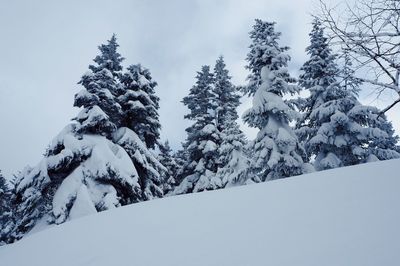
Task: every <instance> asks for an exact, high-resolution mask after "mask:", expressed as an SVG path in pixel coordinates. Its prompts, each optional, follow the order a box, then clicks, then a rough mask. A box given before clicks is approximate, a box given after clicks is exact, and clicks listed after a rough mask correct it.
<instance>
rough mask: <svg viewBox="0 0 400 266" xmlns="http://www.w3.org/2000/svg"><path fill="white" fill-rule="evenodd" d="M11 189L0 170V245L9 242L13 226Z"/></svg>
mask: <svg viewBox="0 0 400 266" xmlns="http://www.w3.org/2000/svg"><path fill="white" fill-rule="evenodd" d="M11 204H12V203H11V190H10V188H9V186H8V184H7V181H6V179H5V178H4V176H3V175H2V173H1V170H0V246H1V245H5V244H8V243H10V242H11V238H10V233H11V230H12V228H13V220H12V207H11Z"/></svg>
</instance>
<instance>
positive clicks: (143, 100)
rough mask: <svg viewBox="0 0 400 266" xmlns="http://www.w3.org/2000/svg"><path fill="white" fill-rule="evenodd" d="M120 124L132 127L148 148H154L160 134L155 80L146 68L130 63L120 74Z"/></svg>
mask: <svg viewBox="0 0 400 266" xmlns="http://www.w3.org/2000/svg"><path fill="white" fill-rule="evenodd" d="M121 82H122V84H123V90H122V95H120V96H119V97H118V101H119V103H120V105H121V106H122V112H123V115H122V125H123V126H125V127H128V128H130V129H132V130H133V131H134V132H135V133H136V134H137V135H138V136H139V138H140V139H141V140H142V141H143V142H145V143H146V146H147V147H149V148H152V149H153V148H154V147H155V145H156V144H157V141H158V139H159V136H160V128H161V125H160V122H159V115H158V109H159V98H158V97H157V96H156V94H155V87H156V86H157V82H155V81H154V80H153V78H152V76H151V73H150V71H149V70H148V69H147V68H144V67H142V66H141V65H140V64H137V65H131V66H129V67H128V69H127V72H126V73H124V74H123V75H122V78H121Z"/></svg>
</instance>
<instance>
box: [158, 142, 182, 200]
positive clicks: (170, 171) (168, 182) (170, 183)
mask: <svg viewBox="0 0 400 266" xmlns="http://www.w3.org/2000/svg"><path fill="white" fill-rule="evenodd" d="M159 148H160V154H159V155H158V160H159V161H160V163H161V164H162V165H163V166H164V167H165V168H166V169H167V171H165V176H164V184H163V191H164V195H166V194H167V193H168V192H170V191H172V190H173V188H174V187H175V185H176V176H177V174H178V170H179V166H178V164H177V162H176V161H175V156H174V154H173V152H172V149H171V147H170V146H169V142H168V141H166V142H165V143H164V144H160V145H159Z"/></svg>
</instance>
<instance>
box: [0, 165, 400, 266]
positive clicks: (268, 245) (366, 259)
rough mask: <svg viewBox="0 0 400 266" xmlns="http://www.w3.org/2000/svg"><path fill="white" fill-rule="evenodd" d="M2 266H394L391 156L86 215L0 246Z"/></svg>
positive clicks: (397, 200) (397, 205)
mask: <svg viewBox="0 0 400 266" xmlns="http://www.w3.org/2000/svg"><path fill="white" fill-rule="evenodd" d="M0 265H1V266H50V265H51V266H54V265H58V266H75V265H82V266H90V265H93V266H106V265H107V266H113V265H118V266H124V265H139V266H150V265H154V266H155V265H157V266H161V265H163V266H165V265H171V266H179V265H185V266H188V265H199V266H200V265H201V266H211V265H218V266H222V265H229V266H247V265H263V266H265V265H273V266H279V265H296V266H313V265H315V266H321V265H324V266H327V265H335V266H339V265H346V266H347V265H351V266H368V265H371V266H377V265H385V266H391V265H393V266H398V265H400V160H392V161H385V162H377V163H370V164H366V165H360V166H355V167H347V168H341V169H335V170H330V171H325V172H319V173H314V174H309V175H303V176H298V177H293V178H289V179H284V180H277V181H273V182H268V183H262V184H255V185H249V186H244V187H238V188H232V189H226V190H221V191H214V192H203V193H198V194H192V195H184V196H177V197H171V198H167V199H161V200H153V201H149V202H145V203H140V204H136V205H131V206H127V207H122V208H119V209H115V210H112V211H106V212H103V213H100V214H95V215H91V216H86V217H83V218H80V219H76V220H73V221H71V222H68V223H65V224H62V225H60V226H55V227H52V228H50V229H48V230H44V231H42V232H39V233H36V234H32V235H30V236H29V237H26V238H25V239H23V240H21V241H20V242H18V243H16V244H13V245H10V246H4V247H0Z"/></svg>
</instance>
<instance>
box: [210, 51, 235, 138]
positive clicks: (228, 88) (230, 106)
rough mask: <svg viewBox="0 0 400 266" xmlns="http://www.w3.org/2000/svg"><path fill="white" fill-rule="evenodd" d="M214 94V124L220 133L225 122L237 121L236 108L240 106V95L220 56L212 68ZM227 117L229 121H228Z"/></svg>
mask: <svg viewBox="0 0 400 266" xmlns="http://www.w3.org/2000/svg"><path fill="white" fill-rule="evenodd" d="M214 94H215V95H216V105H217V106H218V107H217V111H216V112H217V114H216V124H217V127H218V128H219V130H220V131H222V130H223V127H224V124H226V123H228V121H227V120H230V119H234V120H236V119H238V115H237V112H236V108H237V107H238V106H239V104H240V95H239V94H238V93H237V89H236V87H235V86H234V85H233V84H232V82H231V76H229V71H228V70H227V69H226V65H225V62H224V58H223V57H222V56H220V57H219V58H218V59H217V62H216V64H215V67H214ZM228 117H229V119H228Z"/></svg>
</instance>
